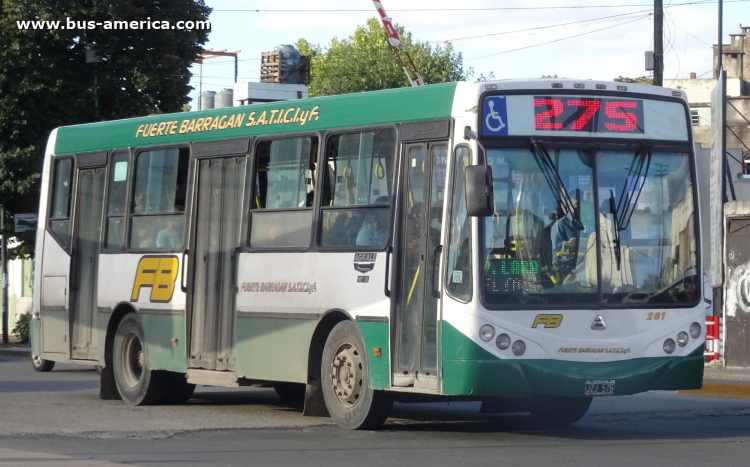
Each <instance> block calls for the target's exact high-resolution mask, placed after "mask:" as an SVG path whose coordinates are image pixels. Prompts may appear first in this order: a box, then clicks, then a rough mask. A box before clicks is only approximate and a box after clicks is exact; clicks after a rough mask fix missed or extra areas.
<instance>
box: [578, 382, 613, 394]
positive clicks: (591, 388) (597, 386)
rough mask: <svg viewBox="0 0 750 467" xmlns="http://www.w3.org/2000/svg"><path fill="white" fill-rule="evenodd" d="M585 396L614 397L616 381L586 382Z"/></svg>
mask: <svg viewBox="0 0 750 467" xmlns="http://www.w3.org/2000/svg"><path fill="white" fill-rule="evenodd" d="M584 393H585V395H587V396H614V395H615V380H613V379H608V380H594V381H586V390H585V392H584Z"/></svg>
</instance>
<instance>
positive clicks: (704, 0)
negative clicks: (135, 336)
mask: <svg viewBox="0 0 750 467" xmlns="http://www.w3.org/2000/svg"><path fill="white" fill-rule="evenodd" d="M748 1H749V0H725V1H724V3H746V2H748ZM709 3H718V0H697V1H693V2H684V3H675V4H673V5H672V6H673V7H675V6H685V5H704V4H709ZM652 5H653V4H650V3H633V4H628V5H569V6H529V7H492V8H402V9H399V8H391V9H389V10H388V11H403V12H428V11H509V10H581V9H593V8H644V7H649V6H652ZM217 11H220V12H255V13H354V12H371V11H372V10H371V9H363V8H348V9H347V8H338V9H325V8H321V9H297V8H287V9H278V8H276V9H273V8H272V9H260V8H243V9H223V8H216V9H214V10H213V12H217Z"/></svg>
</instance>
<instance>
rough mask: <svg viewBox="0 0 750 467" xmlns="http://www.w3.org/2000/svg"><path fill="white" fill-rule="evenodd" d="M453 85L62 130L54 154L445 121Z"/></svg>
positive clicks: (340, 96) (129, 120)
mask: <svg viewBox="0 0 750 467" xmlns="http://www.w3.org/2000/svg"><path fill="white" fill-rule="evenodd" d="M455 89H456V83H455V82H454V83H443V84H434V85H430V86H423V87H418V88H400V89H388V90H384V91H373V92H362V93H355V94H345V95H339V96H330V97H319V98H312V99H301V100H294V101H280V102H272V103H267V104H253V105H249V106H240V107H228V108H223V109H212V110H203V111H198V112H182V113H174V114H162V115H151V116H148V117H139V118H131V119H127V120H113V121H107V122H99V123H90V124H85V125H75V126H67V127H60V128H59V129H58V131H57V139H56V142H55V154H69V153H76V152H89V151H100V150H107V149H115V148H125V147H134V146H152V145H160V144H174V143H184V142H189V141H205V140H214V139H225V138H237V137H243V136H258V135H272V134H278V133H289V132H301V131H313V130H328V129H333V128H342V127H352V126H360V125H377V124H384V123H393V122H410V121H418V120H430V119H437V118H448V117H450V114H451V109H452V105H453V98H454V94H455Z"/></svg>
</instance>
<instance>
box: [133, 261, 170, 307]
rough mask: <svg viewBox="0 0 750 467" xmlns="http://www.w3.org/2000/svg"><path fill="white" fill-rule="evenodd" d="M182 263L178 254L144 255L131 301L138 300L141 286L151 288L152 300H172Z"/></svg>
mask: <svg viewBox="0 0 750 467" xmlns="http://www.w3.org/2000/svg"><path fill="white" fill-rule="evenodd" d="M179 266H180V263H179V261H178V260H177V257H176V256H144V257H143V258H141V260H140V261H139V262H138V269H137V270H136V272H135V281H134V282H133V294H132V296H131V297H130V301H131V302H137V301H138V295H139V294H140V292H141V287H150V288H151V297H150V299H151V301H152V302H157V303H167V302H169V301H170V300H172V294H173V293H174V283H175V279H177V269H178V268H179Z"/></svg>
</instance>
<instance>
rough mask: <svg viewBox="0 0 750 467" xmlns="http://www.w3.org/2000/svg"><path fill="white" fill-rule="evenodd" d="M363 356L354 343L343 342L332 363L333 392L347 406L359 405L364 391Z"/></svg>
mask: <svg viewBox="0 0 750 467" xmlns="http://www.w3.org/2000/svg"><path fill="white" fill-rule="evenodd" d="M362 377H363V371H362V357H361V355H360V353H359V351H358V350H357V348H356V347H354V346H353V345H352V344H343V345H341V347H339V348H338V350H336V354H335V355H334V357H333V362H332V363H331V381H332V383H333V393H334V394H335V395H336V399H338V401H339V403H340V404H341V405H343V406H344V407H346V408H351V407H354V406H355V405H357V402H358V401H359V396H360V395H361V393H362Z"/></svg>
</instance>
